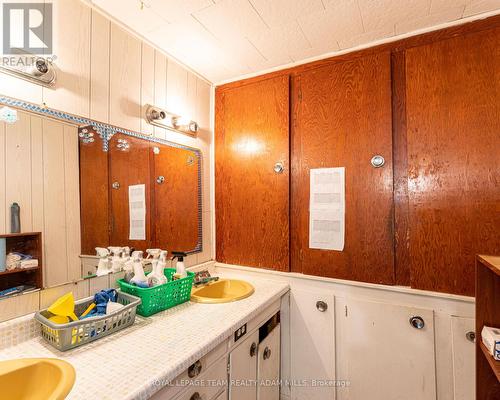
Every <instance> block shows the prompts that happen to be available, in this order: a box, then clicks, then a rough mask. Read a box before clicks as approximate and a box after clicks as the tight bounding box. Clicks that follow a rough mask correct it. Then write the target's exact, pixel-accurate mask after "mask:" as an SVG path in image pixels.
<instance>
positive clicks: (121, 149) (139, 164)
mask: <svg viewBox="0 0 500 400" xmlns="http://www.w3.org/2000/svg"><path fill="white" fill-rule="evenodd" d="M150 154H151V145H150V142H148V141H145V140H141V139H136V138H133V137H131V136H125V135H122V134H115V135H113V137H112V138H111V140H110V142H109V190H110V204H111V221H110V240H109V242H110V243H109V244H110V245H111V246H124V245H128V246H131V247H134V248H135V249H136V250H143V251H144V250H146V249H147V248H149V247H151V221H150V220H151V207H150V204H151V189H150V188H151V182H150V180H151V172H150ZM133 185H145V188H144V190H145V201H146V218H145V226H144V230H145V236H144V237H145V238H146V240H130V234H129V233H130V212H129V187H130V186H133ZM135 228H140V227H138V226H136V227H135Z"/></svg>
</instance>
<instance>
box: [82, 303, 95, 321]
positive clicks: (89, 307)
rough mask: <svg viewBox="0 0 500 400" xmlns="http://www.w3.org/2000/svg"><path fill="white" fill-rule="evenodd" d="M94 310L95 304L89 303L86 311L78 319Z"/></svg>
mask: <svg viewBox="0 0 500 400" xmlns="http://www.w3.org/2000/svg"><path fill="white" fill-rule="evenodd" d="M94 308H95V303H90V305H89V306H88V307H87V309H86V310H85V311H84V312H83V313H82V315H80V318H83V317H85V316H86V315H87V314H88V313H89V312H91V311H92V310H93V309H94Z"/></svg>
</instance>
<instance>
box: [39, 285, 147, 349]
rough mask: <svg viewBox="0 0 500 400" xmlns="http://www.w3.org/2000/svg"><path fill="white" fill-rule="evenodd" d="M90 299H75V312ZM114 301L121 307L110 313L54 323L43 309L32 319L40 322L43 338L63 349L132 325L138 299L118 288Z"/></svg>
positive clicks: (77, 313)
mask: <svg viewBox="0 0 500 400" xmlns="http://www.w3.org/2000/svg"><path fill="white" fill-rule="evenodd" d="M93 302H94V297H88V298H86V299H83V300H79V301H77V302H75V314H76V315H80V314H82V313H83V312H84V311H85V310H86V309H87V307H88V306H89V305H90V304H91V303H93ZM117 302H118V303H120V304H123V305H124V307H122V308H120V309H119V310H117V311H115V312H113V313H111V314H106V315H103V316H100V317H91V318H85V319H82V320H80V321H73V322H69V323H67V324H55V323H53V322H52V321H49V317H51V316H52V314H51V313H50V312H49V311H47V309H44V310H40V311H38V312H37V313H36V314H35V319H36V320H37V321H38V322H40V324H41V328H42V336H43V338H44V339H45V340H46V341H47V342H49V343H50V344H51V345H52V346H54V347H55V348H56V349H58V350H61V351H66V350H70V349H74V348H75V347H78V346H81V345H83V344H87V343H90V342H93V341H94V340H97V339H101V338H103V337H105V336H108V335H111V334H112V333H115V332H117V331H119V330H120V329H123V328H126V327H127V326H130V325H132V324H133V323H134V321H135V313H136V310H137V306H138V305H139V304H141V299H139V298H138V297H135V296H132V295H130V294H128V293H123V292H118V299H117Z"/></svg>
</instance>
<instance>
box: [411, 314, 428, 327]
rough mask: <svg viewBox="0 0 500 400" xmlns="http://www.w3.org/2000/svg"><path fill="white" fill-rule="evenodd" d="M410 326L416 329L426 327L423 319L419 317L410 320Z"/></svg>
mask: <svg viewBox="0 0 500 400" xmlns="http://www.w3.org/2000/svg"><path fill="white" fill-rule="evenodd" d="M410 325H411V326H413V327H414V328H415V329H423V328H424V326H425V321H424V319H423V318H422V317H419V316H418V315H417V316H416V317H411V318H410Z"/></svg>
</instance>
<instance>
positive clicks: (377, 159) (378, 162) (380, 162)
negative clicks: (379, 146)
mask: <svg viewBox="0 0 500 400" xmlns="http://www.w3.org/2000/svg"><path fill="white" fill-rule="evenodd" d="M370 162H371V164H372V166H373V167H374V168H380V167H383V166H384V164H385V158H384V157H382V156H381V155H379V154H377V155H376V156H373V157H372V159H371V161H370Z"/></svg>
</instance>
